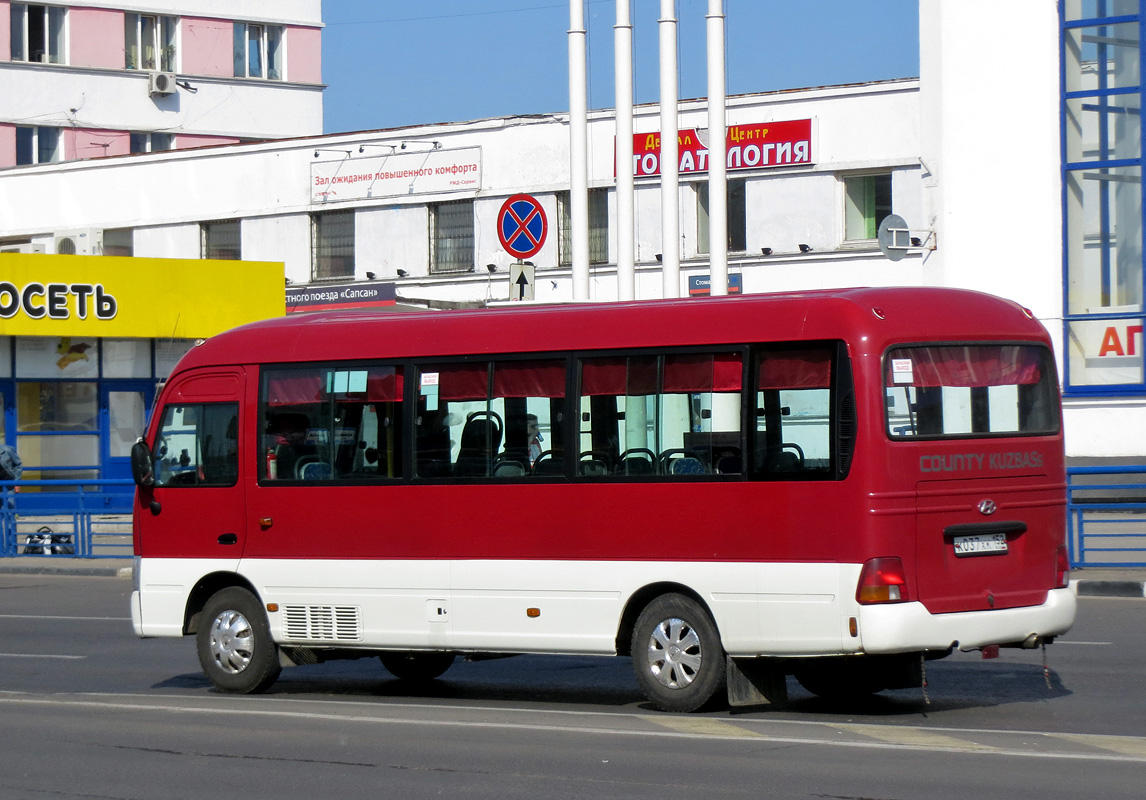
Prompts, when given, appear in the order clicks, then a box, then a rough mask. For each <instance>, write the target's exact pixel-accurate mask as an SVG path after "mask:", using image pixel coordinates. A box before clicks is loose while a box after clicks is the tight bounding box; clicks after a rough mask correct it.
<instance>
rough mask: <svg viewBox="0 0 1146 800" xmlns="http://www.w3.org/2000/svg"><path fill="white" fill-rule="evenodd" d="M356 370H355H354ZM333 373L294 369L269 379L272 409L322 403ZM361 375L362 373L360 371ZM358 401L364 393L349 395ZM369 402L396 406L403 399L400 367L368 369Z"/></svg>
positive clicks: (268, 390) (366, 397)
mask: <svg viewBox="0 0 1146 800" xmlns="http://www.w3.org/2000/svg"><path fill="white" fill-rule="evenodd" d="M351 371H354V370H351ZM329 372H330V370H326V369H322V370H316V371H309V370H307V371H303V370H291V371H290V372H280V373H272V374H271V375H270V376H269V377H268V379H267V405H268V406H301V405H307V404H311V403H321V402H322V401H323V399H325V398H324V396H323V395H324V390H325V388H326V384H327V375H328V374H329ZM359 372H361V370H359ZM348 394H349V395H350V396H351V397H352V398H355V399H358V398H359V397H360V396H361V393H358V392H350V393H348ZM360 399H362V400H363V401H364V402H367V403H396V402H400V401H401V400H402V372H401V370H400V369H398V368H396V367H369V368H368V369H367V370H366V393H365V397H360Z"/></svg>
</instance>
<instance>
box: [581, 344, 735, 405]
mask: <svg viewBox="0 0 1146 800" xmlns="http://www.w3.org/2000/svg"><path fill="white" fill-rule="evenodd" d="M740 385H741V361H740V354H739V353H716V354H715V355H707V354H699V355H678V356H665V360H664V385H663V387H662V389H661V392H662V393H664V394H695V393H699V392H739V391H740ZM650 394H657V359H656V357H655V356H648V357H641V356H637V357H633V358H623V357H622V358H587V359H585V360H584V361H583V362H581V395H582V396H583V397H588V396H593V395H615V396H624V395H627V396H629V397H640V396H643V395H650Z"/></svg>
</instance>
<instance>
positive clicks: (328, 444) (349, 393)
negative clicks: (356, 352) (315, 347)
mask: <svg viewBox="0 0 1146 800" xmlns="http://www.w3.org/2000/svg"><path fill="white" fill-rule="evenodd" d="M264 376H265V377H264V381H263V390H262V403H261V408H260V414H261V420H262V423H261V424H262V426H263V427H262V430H263V437H264V438H263V443H262V446H263V448H264V449H263V451H262V455H263V456H264V457H263V458H261V459H260V461H259V465H260V474H259V479H260V480H261V481H274V482H278V481H292V480H293V481H324V482H326V481H344V480H363V479H371V478H397V477H399V476H400V475H401V472H402V454H401V446H402V415H401V411H402V394H403V380H402V369H401V367H393V366H387V365H377V364H369V365H365V364H364V365H344V364H337V365H320V366H313V367H303V368H284V369H267V370H265V371H264Z"/></svg>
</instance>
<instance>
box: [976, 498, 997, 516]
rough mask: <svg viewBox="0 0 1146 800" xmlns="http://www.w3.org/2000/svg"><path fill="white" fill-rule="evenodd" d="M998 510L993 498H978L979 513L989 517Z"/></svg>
mask: <svg viewBox="0 0 1146 800" xmlns="http://www.w3.org/2000/svg"><path fill="white" fill-rule="evenodd" d="M998 510H999V507H998V506H997V505H995V501H994V500H980V501H979V513H980V514H983V515H985V516H988V517H989V516H991V515H992V514H994V513H995V512H996V511H998Z"/></svg>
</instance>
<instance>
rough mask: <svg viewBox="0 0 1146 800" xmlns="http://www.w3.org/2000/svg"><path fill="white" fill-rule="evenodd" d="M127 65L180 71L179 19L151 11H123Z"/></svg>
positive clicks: (153, 69)
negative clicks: (151, 12) (143, 12)
mask: <svg viewBox="0 0 1146 800" xmlns="http://www.w3.org/2000/svg"><path fill="white" fill-rule="evenodd" d="M123 28H124V30H123V34H124V35H123V38H124V48H123V53H124V67H125V68H126V69H142V70H151V71H155V70H158V71H160V72H177V71H178V67H177V64H176V60H175V56H176V44H175V33H176V30H177V29H178V20H177V19H176V18H175V17H160V16H155V15H151V14H133V13H130V12H129V13H126V14H124V15H123Z"/></svg>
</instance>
